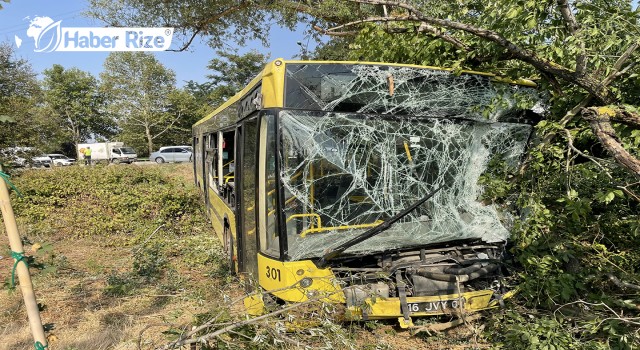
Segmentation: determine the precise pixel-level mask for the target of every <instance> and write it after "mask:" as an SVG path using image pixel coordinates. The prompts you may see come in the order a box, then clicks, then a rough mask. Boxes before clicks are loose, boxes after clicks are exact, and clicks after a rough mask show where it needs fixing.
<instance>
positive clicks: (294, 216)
mask: <svg viewBox="0 0 640 350" xmlns="http://www.w3.org/2000/svg"><path fill="white" fill-rule="evenodd" d="M309 216H313V217H315V218H317V219H318V222H317V224H318V225H317V226H316V227H317V228H320V227H322V220H321V219H320V215H318V214H316V213H308V214H293V215H291V216H289V217H288V218H287V221H286V222H289V221H291V220H293V219H295V218H305V217H309ZM312 227H313V226H312Z"/></svg>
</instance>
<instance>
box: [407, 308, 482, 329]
mask: <svg viewBox="0 0 640 350" xmlns="http://www.w3.org/2000/svg"><path fill="white" fill-rule="evenodd" d="M480 318H482V314H480V313H476V314H471V315H468V316H462V317H460V318H458V319H455V320H453V321H450V322H444V323H434V324H430V325H427V326H423V327H418V328H415V329H414V330H412V331H413V333H414V334H417V333H420V332H427V333H431V332H441V331H444V330H447V329H449V328H453V327H457V326H460V325H462V324H465V323H467V322H472V321H475V320H478V319H480Z"/></svg>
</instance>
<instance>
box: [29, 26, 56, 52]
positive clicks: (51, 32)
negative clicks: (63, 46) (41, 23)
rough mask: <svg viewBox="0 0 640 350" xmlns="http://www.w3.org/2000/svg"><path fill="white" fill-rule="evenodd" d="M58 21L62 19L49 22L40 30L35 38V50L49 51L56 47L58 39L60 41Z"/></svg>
mask: <svg viewBox="0 0 640 350" xmlns="http://www.w3.org/2000/svg"><path fill="white" fill-rule="evenodd" d="M60 22H62V21H58V22H55V23H51V24H50V25H48V26H47V27H46V28H44V29H43V30H42V31H41V32H40V35H38V36H37V38H35V41H36V49H35V50H34V51H35V52H51V51H54V50H55V49H56V48H58V45H60V41H62V28H60Z"/></svg>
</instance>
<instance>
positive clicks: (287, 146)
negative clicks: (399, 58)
mask: <svg viewBox="0 0 640 350" xmlns="http://www.w3.org/2000/svg"><path fill="white" fill-rule="evenodd" d="M286 79H287V80H286V91H287V93H286V97H285V106H286V107H287V108H288V109H287V110H284V111H282V112H280V115H279V118H280V122H279V124H280V134H281V145H282V147H281V157H282V167H281V169H280V177H281V186H282V187H283V189H284V193H285V203H284V205H283V212H284V216H285V222H286V228H285V230H286V235H287V241H288V255H289V258H290V259H292V260H297V259H304V258H314V257H321V256H322V255H323V254H324V252H326V251H327V250H330V249H332V248H334V247H336V246H338V245H340V244H342V243H344V242H345V241H347V240H349V239H351V238H353V237H354V235H357V234H359V233H362V232H364V231H365V230H367V229H369V228H371V227H375V226H376V225H379V224H380V223H381V222H382V221H384V220H386V219H388V218H389V217H391V216H393V215H395V214H397V213H399V212H400V211H402V210H403V209H405V208H407V207H409V206H411V205H412V204H413V203H415V202H417V201H418V200H419V199H421V198H422V197H424V196H425V195H427V194H428V193H430V192H432V191H433V190H435V189H436V188H438V187H440V186H441V185H444V187H443V189H442V190H441V191H439V192H438V193H437V194H436V195H435V196H434V197H433V198H431V199H430V200H429V201H427V202H426V203H425V204H423V205H421V206H419V207H418V208H417V209H416V210H414V211H413V212H411V213H410V214H409V215H407V216H406V217H404V218H403V219H402V220H400V221H399V222H397V223H395V224H394V225H393V226H392V227H391V228H389V229H388V230H386V231H384V232H382V233H380V234H379V235H377V236H375V237H373V238H370V239H368V240H365V241H364V242H361V243H359V244H356V245H354V246H353V247H350V248H349V249H347V250H346V251H345V254H370V253H375V252H383V251H390V250H395V249H408V248H411V247H419V246H426V245H430V244H435V243H442V242H448V241H460V240H480V241H484V242H487V243H492V242H504V241H506V240H507V239H508V237H509V228H510V226H509V223H510V216H509V214H508V213H507V212H505V211H503V210H501V208H498V207H496V206H495V205H492V204H486V203H482V202H481V201H480V200H479V197H480V195H481V194H482V186H481V185H479V184H478V179H479V177H480V175H481V174H483V172H485V171H486V169H487V165H488V164H489V162H490V161H492V160H496V159H499V160H500V161H501V162H504V164H506V165H508V166H510V167H514V168H515V167H517V166H518V164H519V162H520V159H521V157H522V154H523V152H524V150H525V147H526V144H527V142H528V139H529V137H530V135H531V132H532V126H531V123H530V122H531V119H532V116H534V115H535V114H536V113H541V111H542V110H543V109H544V108H543V106H542V104H541V99H540V96H539V95H538V93H537V92H536V90H535V89H532V88H530V87H525V86H519V85H510V84H505V83H499V82H495V81H492V79H491V77H488V76H481V75H473V74H462V75H459V76H456V75H454V74H452V73H450V72H447V71H439V70H432V69H420V68H413V67H392V66H374V65H335V64H334V65H322V64H315V65H308V64H295V65H293V64H289V65H287V78H286ZM527 121H529V123H526V122H527Z"/></svg>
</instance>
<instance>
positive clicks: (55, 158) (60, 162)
mask: <svg viewBox="0 0 640 350" xmlns="http://www.w3.org/2000/svg"><path fill="white" fill-rule="evenodd" d="M47 156H49V158H51V162H52V164H53V166H68V165H74V164H75V163H76V160H75V159H73V158H69V157H67V156H65V155H64V154H58V153H53V154H47Z"/></svg>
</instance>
